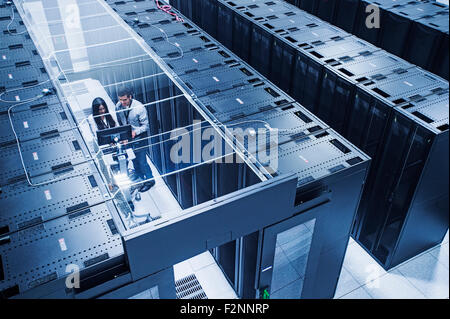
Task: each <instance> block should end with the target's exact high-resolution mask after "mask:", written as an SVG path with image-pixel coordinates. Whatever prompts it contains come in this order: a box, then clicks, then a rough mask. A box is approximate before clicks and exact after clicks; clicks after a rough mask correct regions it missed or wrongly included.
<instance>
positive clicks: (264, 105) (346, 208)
mask: <svg viewBox="0 0 450 319" xmlns="http://www.w3.org/2000/svg"><path fill="white" fill-rule="evenodd" d="M109 3H110V5H111V6H112V8H113V9H115V11H116V12H118V13H119V14H120V16H121V17H123V18H124V19H127V16H139V18H138V21H135V22H136V23H129V25H133V26H132V27H133V28H134V30H135V31H136V32H137V33H138V34H140V35H141V36H142V37H143V38H144V40H145V41H146V42H147V44H148V45H149V46H150V47H151V48H152V49H153V50H154V51H155V52H164V51H161V48H165V47H167V41H161V40H160V39H159V38H160V37H161V36H162V35H161V33H162V32H161V31H158V29H159V28H160V29H162V30H164V34H165V36H167V39H168V41H170V42H171V43H177V44H179V43H180V42H179V41H178V39H181V38H182V39H183V41H186V42H185V43H186V44H185V45H184V46H183V45H180V46H179V48H180V49H181V50H182V51H183V55H181V56H179V55H177V48H175V47H172V51H173V53H171V54H169V53H166V52H168V51H165V52H164V53H165V55H164V56H163V58H165V60H166V63H167V64H168V65H169V66H170V68H171V69H172V70H173V71H174V73H175V74H178V76H179V77H180V78H181V79H182V81H183V82H184V84H185V85H186V87H187V88H188V89H189V90H190V91H191V92H192V96H193V97H194V98H195V100H196V101H198V103H199V105H202V106H203V107H204V111H206V112H207V114H208V115H209V116H210V117H211V118H214V119H216V120H217V123H219V127H222V128H224V127H228V128H240V129H242V130H243V131H245V130H246V129H247V128H251V127H252V126H253V125H252V124H254V125H257V124H258V123H259V126H261V127H260V128H262V129H264V130H266V131H267V132H266V133H269V132H271V130H269V129H268V128H270V129H271V128H274V129H279V130H280V134H279V141H278V142H277V141H276V140H271V139H270V137H267V138H268V139H269V140H268V141H267V144H265V147H266V148H267V149H268V150H270V149H274V150H275V149H276V154H278V155H277V156H276V157H275V158H272V159H271V160H272V162H278V163H279V164H280V165H279V166H278V167H275V166H274V167H272V168H271V167H270V166H269V167H268V170H269V171H270V172H271V173H272V174H273V176H277V175H279V174H283V173H287V172H295V173H296V174H297V176H298V186H297V197H296V198H297V199H296V202H295V204H294V206H293V208H292V209H293V211H294V212H295V214H299V217H298V221H297V223H300V220H301V223H302V224H303V223H306V222H308V221H309V222H311V221H313V220H316V223H315V225H316V226H315V231H314V232H315V234H316V235H314V236H318V237H314V236H313V238H314V239H313V240H312V242H309V244H308V245H307V248H305V250H304V251H303V252H302V254H299V257H298V260H296V262H297V266H298V267H300V268H301V269H302V270H301V275H300V276H299V275H298V274H297V275H294V273H292V274H290V276H291V278H290V279H289V282H288V283H291V284H294V285H295V283H296V284H297V285H298V284H299V282H300V281H301V282H302V283H303V282H304V285H303V290H302V289H301V288H299V287H297V288H298V289H296V291H295V293H289V291H288V290H287V289H281V288H282V286H283V285H281V283H280V282H278V281H277V280H274V281H273V282H272V278H273V276H277V275H278V273H276V272H277V271H279V269H274V270H273V271H266V272H263V273H261V274H260V275H259V283H257V285H258V286H259V287H260V288H264V289H267V290H268V291H272V293H273V297H278V298H283V297H285V298H300V297H303V298H332V297H333V295H334V291H335V288H336V284H337V280H338V277H339V274H340V269H341V267H342V262H343V257H344V255H345V251H346V245H347V243H348V235H349V233H350V230H351V225H352V223H353V220H354V215H353V213H354V210H355V209H356V207H357V205H358V202H359V197H360V194H361V186H362V185H361V184H360V183H362V182H363V180H364V179H365V174H366V170H367V168H368V165H369V161H370V160H369V158H368V157H367V156H366V155H364V154H363V153H361V152H360V151H358V150H357V149H356V148H355V147H354V146H352V145H351V144H349V143H348V142H347V141H345V140H344V139H343V138H342V137H340V136H339V135H338V134H337V133H336V132H334V131H333V130H332V129H330V128H329V127H328V126H327V125H326V124H325V123H323V122H322V121H320V120H319V119H318V118H317V117H315V116H314V115H312V114H311V113H310V112H309V111H308V110H306V109H305V108H303V106H301V105H299V104H297V103H295V102H294V100H293V99H292V98H290V97H289V96H288V95H286V94H285V93H284V92H282V91H281V90H280V89H279V88H277V87H276V86H274V85H273V84H271V83H270V82H269V81H267V80H266V79H265V78H264V76H263V75H261V74H259V73H258V72H257V71H255V70H254V69H253V68H252V67H250V66H249V65H248V64H246V63H245V62H244V61H242V60H241V59H239V58H238V57H237V56H236V55H235V54H233V53H231V52H230V51H229V50H227V49H225V48H224V47H223V46H222V45H221V44H219V43H218V42H216V41H214V40H212V39H211V37H210V36H209V35H207V34H206V33H204V32H203V31H202V30H201V29H199V28H197V27H196V26H195V25H193V24H192V23H191V22H190V21H188V20H187V19H185V20H184V23H181V22H177V21H175V20H174V19H172V20H171V21H170V23H169V22H168V20H167V19H165V20H161V21H159V22H158V21H155V20H153V21H154V22H153V24H152V25H153V28H145V29H148V30H149V31H148V32H147V31H145V32H142V28H141V27H140V26H139V24H140V22H141V21H142V20H144V19H145V16H147V15H148V16H150V17H151V13H149V12H151V9H152V8H153V7H154V4H153V2H152V1H146V2H143V1H139V2H138V3H139V6H138V8H139V10H135V9H133V8H134V4H135V3H136V2H135V1H128V2H120V4H117V5H116V4H114V3H113V2H112V1H111V2H109ZM144 3H147V4H148V7H147V8H146V7H145V6H144V5H143V4H144ZM127 6H128V8H129V10H130V11H127V10H126V9H125V8H126V7H127ZM119 8H120V9H119ZM141 10H142V11H141ZM131 11H133V14H129V13H128V12H131ZM134 13H136V14H134ZM144 21H145V20H144ZM183 29H184V30H183ZM189 30H190V33H189V34H188V35H183V34H186V33H187V32H189ZM158 32H159V35H158ZM180 36H181V38H180ZM199 38H200V39H203V40H202V41H198V39H199ZM188 39H192V41H190V42H191V43H198V48H197V49H195V50H194V49H192V46H191V45H190V44H188V43H189V40H188ZM205 39H207V41H205ZM202 42H203V43H202ZM205 43H208V44H209V47H205V46H204V44H205ZM202 44H203V45H202ZM201 45H202V46H201ZM185 47H186V48H187V50H186V51H184V48H185ZM213 62H215V63H213ZM164 109H165V110H171V112H172V114H170V112H169V111H164V112H159V113H160V115H158V114H153V117H156V118H158V116H162V117H159V118H161V120H162V125H163V127H162V131H167V130H169V129H172V128H173V126H171V125H173V123H178V122H179V121H180V116H179V113H181V114H184V115H185V116H183V117H182V118H181V119H183V118H184V123H183V124H184V125H188V124H191V123H192V122H190V121H191V119H195V118H199V117H198V115H196V114H195V113H194V114H192V112H191V111H188V112H186V111H183V106H178V107H166V108H164ZM177 113H178V114H177ZM186 114H188V115H189V116H187V119H189V121H188V120H187V119H186ZM151 117H152V114H150V118H151ZM163 117H165V118H167V120H164V119H163ZM170 117H171V118H172V120H170ZM263 122H264V123H266V126H264V125H262V124H261V123H263ZM243 123H248V124H247V125H248V127H247V126H246V124H243ZM180 125H181V124H180ZM259 126H258V125H257V127H259ZM202 129H203V128H202ZM250 131H251V130H250ZM226 132H227V130H225V129H224V133H226ZM281 132H282V133H281ZM154 133H157V132H156V131H155V132H154ZM241 138H242V139H243V140H245V138H244V137H243V136H240V137H238V140H240V139H241ZM250 139H251V137H250ZM247 142H248V141H247ZM242 147H243V148H244V149H246V150H247V151H248V152H250V153H251V152H254V153H255V155H256V154H257V153H258V151H257V150H255V149H252V148H250V147H249V145H248V143H246V142H244V144H243V145H242ZM162 153H164V152H162ZM303 155H305V156H303ZM161 162H162V163H163V165H164V162H163V161H161ZM214 166H216V165H213V167H212V173H211V170H210V169H208V170H204V171H203V172H196V171H194V172H193V173H192V174H187V176H185V177H181V178H180V180H179V181H175V180H174V181H172V182H168V184H169V185H173V186H170V188H171V190H172V192H173V193H174V194H175V195H177V196H176V197H177V198H180V196H179V194H178V193H177V191H176V190H177V189H179V190H183V189H184V190H185V191H186V190H187V192H188V193H190V189H191V188H192V189H197V190H198V189H199V186H198V185H200V183H199V184H198V185H196V184H195V183H193V182H192V181H195V180H196V178H197V179H198V178H202V179H203V178H206V179H208V178H209V179H211V180H212V183H211V185H209V186H208V188H209V190H208V191H207V192H206V194H222V193H226V192H228V191H231V190H234V189H238V187H239V185H245V181H246V180H248V179H249V175H248V173H245V172H242V169H241V168H240V167H239V166H235V165H231V164H229V165H228V166H229V167H227V166H223V167H220V166H218V167H216V168H215V167H214ZM172 169H173V168H172ZM163 172H164V169H163ZM250 180H251V179H250ZM202 182H203V183H204V181H202ZM191 183H193V184H192V185H193V186H192V187H190V186H189V185H190V184H191ZM176 185H183V187H182V188H177V187H176ZM344 188H345V189H347V190H351V191H350V193H346V194H344V193H343V192H342V190H343V189H344ZM202 190H205V188H204V187H203V189H202ZM331 194H332V195H331ZM210 196H211V195H210ZM181 198H184V196H181ZM185 199H186V198H185ZM187 199H189V201H188V202H187V203H183V201H180V204H181V205H182V206H183V205H186V204H190V203H192V202H195V201H196V200H197V201H198V199H196V197H195V196H194V197H193V198H192V197H191V196H188V197H187ZM328 201H330V202H328ZM313 203H317V204H318V205H319V207H318V208H317V209H312V206H314V204H313ZM307 207H309V208H307ZM336 211H339V212H340V214H333V213H332V212H336ZM300 212H302V213H300ZM300 215H301V217H300ZM286 225H288V223H287V224H286ZM285 227H287V226H285ZM264 231H267V232H269V230H268V229H267V230H260V231H259V232H258V233H260V234H263V233H264ZM258 233H256V234H252V235H250V236H246V237H245V238H243V239H242V242H241V244H243V245H244V246H245V249H244V250H245V252H246V256H247V257H246V258H248V259H250V260H253V259H254V258H256V256H255V255H254V251H256V246H257V243H258V240H257V238H258V235H257V234H258ZM295 236H296V235H295V234H294V238H295ZM297 236H300V235H297ZM255 238H256V240H255ZM268 238H269V237H268ZM255 243H256V246H255ZM272 244H273V250H272V252H271V254H269V255H268V256H266V255H264V258H263V259H264V262H263V263H267V264H268V263H270V262H272V263H273V262H274V259H275V260H276V259H277V257H278V254H277V253H276V252H275V253H274V251H275V249H274V248H275V241H273V242H272ZM239 245H240V244H238V242H237V241H233V242H230V243H228V244H226V245H223V246H221V247H219V248H218V249H216V250H215V251H214V254H215V257H216V259H217V260H218V262H219V265H220V266H221V267H222V269H223V270H224V273H225V274H226V275H227V278H228V279H229V281H230V282H231V283H233V284H235V285H234V287H235V288H236V291H237V292H238V294H239V295H240V296H241V297H246V298H254V297H255V294H254V288H252V287H251V286H252V285H254V283H253V282H251V280H250V281H248V282H246V284H244V285H243V286H239V285H238V284H237V281H238V278H236V276H235V268H234V264H235V260H236V258H238V256H237V253H236V249H237V247H238V246H239ZM316 245H318V246H320V248H319V247H318V246H317V247H316ZM314 247H316V248H314ZM275 254H276V256H275ZM308 255H309V260H308V262H307V259H308ZM305 258H306V259H305ZM302 264H303V266H301V265H302ZM306 264H308V267H307V268H304V267H306ZM312 265H317V266H312ZM260 267H262V268H261V269H263V265H260ZM313 267H317V275H316V276H314V275H312V272H313V269H314V268H313ZM319 274H320V275H319ZM254 275H255V274H253V278H254ZM250 278H252V276H250ZM299 279H301V280H300V281H299ZM239 287H241V288H239Z"/></svg>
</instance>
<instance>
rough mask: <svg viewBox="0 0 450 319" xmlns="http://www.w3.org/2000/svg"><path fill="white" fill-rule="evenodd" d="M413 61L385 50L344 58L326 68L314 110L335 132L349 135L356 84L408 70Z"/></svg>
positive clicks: (349, 137) (350, 138) (347, 136)
mask: <svg viewBox="0 0 450 319" xmlns="http://www.w3.org/2000/svg"><path fill="white" fill-rule="evenodd" d="M413 67H414V66H413V65H412V64H409V63H408V62H406V61H404V60H402V59H400V58H397V57H395V56H393V55H391V54H387V53H386V52H384V51H378V52H373V53H371V52H364V53H363V54H361V55H359V56H356V57H353V58H352V57H345V56H344V57H343V58H341V59H336V61H334V62H332V63H329V64H328V65H326V66H325V67H324V71H323V72H324V76H323V78H322V83H321V90H320V96H319V98H318V102H317V105H316V108H315V110H314V113H315V114H316V115H317V116H319V117H320V118H321V119H322V120H324V121H325V122H326V123H328V124H329V125H330V126H331V127H333V128H334V129H335V130H336V131H338V132H339V133H341V134H343V135H344V136H345V137H346V138H348V139H349V140H350V141H354V140H353V138H354V137H352V136H350V135H347V130H348V123H349V114H351V112H352V110H353V107H354V101H355V94H356V85H358V84H361V83H369V82H371V81H373V80H374V79H375V80H376V79H380V78H382V77H384V76H386V75H390V74H396V73H402V72H405V71H406V70H408V69H411V68H413Z"/></svg>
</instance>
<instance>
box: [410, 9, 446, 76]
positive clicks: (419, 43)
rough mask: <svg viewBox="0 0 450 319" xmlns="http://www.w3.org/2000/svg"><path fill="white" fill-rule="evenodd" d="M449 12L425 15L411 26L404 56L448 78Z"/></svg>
mask: <svg viewBox="0 0 450 319" xmlns="http://www.w3.org/2000/svg"><path fill="white" fill-rule="evenodd" d="M448 20H449V16H448V12H440V13H438V14H436V15H434V16H427V17H423V18H421V19H419V20H417V21H416V23H414V24H413V25H412V27H411V32H410V33H409V37H408V41H407V46H406V48H405V53H404V55H403V57H404V58H405V59H406V60H408V61H411V62H412V63H414V64H416V65H418V66H420V67H422V68H425V69H427V70H431V71H432V72H433V73H434V74H437V75H439V76H441V77H442V78H444V79H448V69H449V65H448V42H449V38H448Z"/></svg>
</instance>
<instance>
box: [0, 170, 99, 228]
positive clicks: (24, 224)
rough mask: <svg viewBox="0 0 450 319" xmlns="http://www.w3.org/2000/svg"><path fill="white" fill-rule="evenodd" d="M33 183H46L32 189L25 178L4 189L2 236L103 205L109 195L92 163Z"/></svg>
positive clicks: (0, 221) (2, 197) (2, 196)
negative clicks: (104, 195)
mask: <svg viewBox="0 0 450 319" xmlns="http://www.w3.org/2000/svg"><path fill="white" fill-rule="evenodd" d="M30 180H31V182H32V183H33V184H41V183H43V184H41V185H36V186H34V187H32V186H30V185H29V183H28V181H27V179H26V177H25V176H21V177H20V178H16V179H15V181H14V183H8V184H7V185H4V186H2V192H1V193H0V203H1V205H2V207H3V208H4V210H3V211H2V215H1V216H0V229H2V231H1V234H0V236H1V237H3V236H6V235H8V234H9V233H10V232H16V231H20V230H22V229H26V228H28V227H32V226H35V225H37V224H41V223H43V222H45V221H48V220H51V219H54V218H58V217H60V216H62V215H65V214H71V213H77V212H79V211H82V210H84V209H86V207H89V206H93V205H96V204H98V203H101V202H103V194H104V193H105V192H106V190H105V186H103V181H102V179H101V177H100V175H99V174H98V173H97V172H96V170H95V167H93V166H92V165H90V164H88V163H85V164H80V165H76V166H74V167H73V169H72V170H71V171H70V172H68V173H65V174H64V175H58V174H54V173H48V174H44V175H41V176H40V177H36V178H31V179H30ZM43 181H44V182H43ZM45 182H46V183H45ZM23 198H26V199H27V200H26V201H24V200H23Z"/></svg>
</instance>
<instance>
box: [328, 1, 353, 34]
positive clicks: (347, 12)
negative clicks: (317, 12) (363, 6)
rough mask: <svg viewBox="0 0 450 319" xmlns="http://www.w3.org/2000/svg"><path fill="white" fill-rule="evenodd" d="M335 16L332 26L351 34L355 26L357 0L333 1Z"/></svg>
mask: <svg viewBox="0 0 450 319" xmlns="http://www.w3.org/2000/svg"><path fill="white" fill-rule="evenodd" d="M335 1H336V2H338V4H337V5H336V7H337V8H336V14H335V18H334V25H336V26H338V27H340V28H342V29H344V30H345V31H347V32H350V33H352V32H353V26H354V25H355V20H356V14H357V12H358V6H359V0H335Z"/></svg>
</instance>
